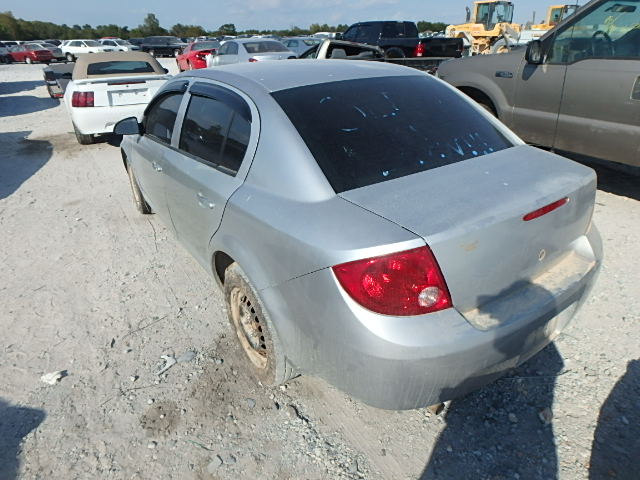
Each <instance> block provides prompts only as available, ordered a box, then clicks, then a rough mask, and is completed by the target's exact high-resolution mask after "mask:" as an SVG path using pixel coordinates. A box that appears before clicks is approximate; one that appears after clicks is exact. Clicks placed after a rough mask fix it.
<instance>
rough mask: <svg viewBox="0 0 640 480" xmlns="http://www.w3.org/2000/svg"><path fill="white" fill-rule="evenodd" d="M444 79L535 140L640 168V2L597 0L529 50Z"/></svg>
mask: <svg viewBox="0 0 640 480" xmlns="http://www.w3.org/2000/svg"><path fill="white" fill-rule="evenodd" d="M438 76H439V77H440V78H442V79H443V80H445V81H447V82H449V83H450V84H452V85H453V86H455V87H457V88H459V89H460V90H462V91H463V92H465V93H467V94H468V95H469V96H470V97H472V98H473V99H475V100H476V101H478V102H479V103H481V104H482V105H483V106H485V108H487V109H488V110H490V111H491V112H493V113H494V114H495V115H497V116H498V118H499V119H500V120H501V121H502V122H504V123H505V124H506V125H507V126H509V127H510V128H511V129H512V130H513V131H515V132H516V133H517V134H518V135H519V136H520V137H521V138H522V139H523V140H525V141H526V142H528V143H531V144H534V145H539V146H543V147H547V148H552V149H554V150H557V151H559V152H567V153H570V154H574V156H577V157H578V158H579V157H589V158H595V159H600V160H607V161H611V162H617V163H620V164H624V165H628V166H631V167H635V168H634V169H633V170H634V171H638V167H640V0H593V1H591V2H589V3H588V4H586V5H585V6H584V7H582V8H581V9H580V10H579V11H578V12H577V13H576V14H574V15H573V16H571V17H569V18H568V19H566V20H564V21H563V22H561V23H560V24H558V25H557V26H556V27H555V28H554V29H552V30H550V31H549V32H548V33H547V34H545V35H544V36H543V37H542V38H541V39H540V40H534V41H533V42H531V43H529V45H528V46H527V47H524V48H518V49H515V50H513V51H512V52H510V53H506V54H502V55H479V56H475V57H468V58H463V59H456V60H450V61H448V62H445V63H443V64H441V65H440V67H439V70H438Z"/></svg>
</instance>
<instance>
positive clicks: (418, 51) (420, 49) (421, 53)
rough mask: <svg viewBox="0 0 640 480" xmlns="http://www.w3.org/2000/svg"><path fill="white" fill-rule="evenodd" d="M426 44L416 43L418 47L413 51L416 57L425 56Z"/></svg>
mask: <svg viewBox="0 0 640 480" xmlns="http://www.w3.org/2000/svg"><path fill="white" fill-rule="evenodd" d="M424 50H425V48H424V44H423V43H422V42H419V43H418V45H416V49H415V51H414V52H413V56H414V57H423V56H424Z"/></svg>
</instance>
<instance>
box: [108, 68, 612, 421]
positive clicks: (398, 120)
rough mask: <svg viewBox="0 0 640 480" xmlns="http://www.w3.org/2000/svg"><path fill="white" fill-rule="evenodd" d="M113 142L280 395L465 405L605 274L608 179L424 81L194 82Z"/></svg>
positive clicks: (412, 73)
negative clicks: (598, 223)
mask: <svg viewBox="0 0 640 480" xmlns="http://www.w3.org/2000/svg"><path fill="white" fill-rule="evenodd" d="M115 131H116V133H120V134H126V135H127V136H125V138H124V140H123V141H122V156H123V160H124V165H125V168H126V169H127V172H128V175H129V179H130V181H131V187H132V190H133V194H134V199H135V202H136V205H137V207H138V209H139V210H140V211H141V212H142V213H150V212H155V213H157V214H158V216H159V217H161V218H162V220H163V221H164V222H166V224H167V226H168V228H170V229H172V230H173V231H174V232H175V234H176V235H177V237H178V239H179V240H180V241H181V242H182V243H183V244H184V245H185V246H186V248H187V249H188V250H189V251H190V252H191V253H192V255H193V256H194V257H195V258H196V259H197V260H198V261H199V262H200V263H201V265H202V266H203V267H204V268H205V269H206V270H207V271H208V272H210V273H211V274H212V275H213V277H214V278H215V279H216V281H217V282H218V284H219V285H220V286H221V287H222V289H223V291H224V296H225V299H226V303H227V311H228V314H229V317H230V321H231V325H232V327H233V329H234V330H235V332H236V334H237V337H238V340H239V343H240V345H241V346H242V348H243V351H244V352H245V354H246V357H247V359H248V362H247V363H248V365H250V367H251V369H252V371H253V373H254V374H255V376H256V377H257V378H258V379H259V380H260V381H261V382H262V383H263V384H269V385H274V384H278V383H281V382H285V381H287V380H288V379H290V378H292V377H293V376H295V375H296V374H298V373H304V374H310V375H317V376H320V377H322V378H324V379H326V380H328V381H329V382H331V383H333V384H334V385H336V386H337V387H339V388H340V389H342V390H344V391H345V392H348V393H350V394H352V395H354V396H355V397H357V398H360V399H361V400H363V401H365V402H366V403H369V404H371V405H375V406H378V407H382V408H387V409H411V408H417V407H422V406H426V405H431V404H434V403H437V402H439V401H444V400H447V399H451V398H454V397H457V396H460V395H463V394H465V393H466V392H469V391H470V390H473V389H476V388H478V387H480V386H482V385H484V384H486V383H488V382H490V381H492V380H494V379H496V378H498V377H499V376H501V375H503V374H504V373H505V372H507V371H508V370H509V369H511V368H512V367H515V366H516V365H518V364H520V363H522V362H524V361H525V360H527V359H528V358H530V357H531V356H533V355H535V354H536V353H537V352H539V351H540V350H541V349H542V348H544V347H545V346H546V345H547V344H548V343H549V342H551V341H552V340H553V339H554V338H556V336H557V335H558V334H559V333H560V331H561V330H562V329H563V328H565V327H566V326H567V324H568V323H569V321H570V320H571V319H572V317H573V316H574V315H575V313H576V311H577V310H578V308H579V307H580V305H581V304H582V303H583V302H584V301H585V299H586V297H587V294H588V292H589V290H590V289H591V287H592V285H593V283H594V281H595V279H596V276H597V273H598V271H599V267H600V264H601V259H602V246H601V241H600V236H599V234H598V231H597V229H596V227H595V225H594V224H593V222H592V214H593V209H594V201H595V192H596V176H595V173H594V172H593V170H591V169H590V168H587V167H584V166H582V165H579V164H577V163H574V162H572V161H570V160H567V159H565V158H562V157H559V156H556V155H553V154H551V153H547V152H544V151H541V150H538V149H536V148H533V147H529V146H526V145H525V144H524V143H523V142H522V141H521V140H520V139H519V138H518V137H516V136H515V135H514V134H513V133H512V132H510V131H509V130H508V129H506V128H505V127H504V126H503V125H502V124H501V123H500V122H498V121H497V120H496V119H495V118H493V117H492V116H490V115H489V114H488V113H486V112H485V111H484V110H483V109H481V108H480V107H478V106H477V105H476V104H474V103H473V102H471V101H470V100H469V99H468V98H467V97H465V96H464V95H463V94H461V93H459V92H458V91H457V90H455V89H454V88H452V87H450V86H448V85H447V84H445V83H444V82H442V81H440V80H438V79H435V78H432V77H431V76H429V75H425V74H423V73H421V72H419V71H417V70H414V69H410V68H405V67H399V66H394V65H389V64H378V63H369V62H345V61H339V60H326V61H323V62H318V61H314V60H299V61H296V62H264V63H259V64H256V65H249V64H243V65H234V66H229V67H221V68H217V69H202V70H195V71H190V72H186V73H183V74H180V75H178V76H176V77H175V78H173V79H171V80H169V81H168V82H167V83H166V84H165V86H164V87H163V88H162V89H161V90H160V91H159V92H158V94H157V95H156V96H155V98H154V99H153V100H152V101H151V103H150V105H149V106H148V108H147V110H146V112H145V115H144V120H143V122H142V123H141V124H139V123H138V122H137V120H136V119H135V118H131V119H125V120H123V121H121V122H120V123H119V124H118V125H116V129H115ZM212 340H213V339H212Z"/></svg>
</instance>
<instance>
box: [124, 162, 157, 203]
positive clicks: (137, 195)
mask: <svg viewBox="0 0 640 480" xmlns="http://www.w3.org/2000/svg"><path fill="white" fill-rule="evenodd" d="M127 175H128V176H129V184H131V193H132V194H133V203H134V204H135V205H136V210H138V211H139V212H140V213H142V214H144V215H149V214H150V213H153V211H152V210H151V207H150V206H149V204H148V203H147V201H146V200H145V199H144V196H143V195H142V192H141V191H140V186H138V181H137V180H136V177H135V175H134V174H133V169H132V168H131V165H130V164H129V162H127Z"/></svg>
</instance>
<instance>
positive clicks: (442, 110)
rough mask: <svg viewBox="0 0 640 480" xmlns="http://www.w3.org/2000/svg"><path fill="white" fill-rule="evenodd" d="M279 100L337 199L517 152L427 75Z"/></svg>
mask: <svg viewBox="0 0 640 480" xmlns="http://www.w3.org/2000/svg"><path fill="white" fill-rule="evenodd" d="M272 95H273V97H274V98H275V99H276V101H277V102H278V103H279V104H280V106H281V107H282V109H283V110H284V111H285V113H286V114H287V115H288V117H289V119H290V120H291V122H292V123H293V125H294V126H295V127H296V128H297V130H298V132H299V133H300V136H301V137H302V139H303V140H304V142H305V143H306V144H307V146H308V148H309V150H310V151H311V153H312V154H313V156H314V157H315V159H316V161H317V162H318V165H319V166H320V168H321V169H322V171H323V172H324V174H325V176H326V177H327V180H328V181H329V183H331V186H332V187H333V189H334V190H335V191H336V193H340V192H344V191H347V190H352V189H354V188H359V187H364V186H367V185H372V184H375V183H379V182H384V181H387V180H391V179H393V178H399V177H404V176H407V175H412V174H414V173H418V172H421V171H425V170H430V169H434V168H438V167H442V166H445V165H450V164H452V163H456V162H460V161H463V160H466V159H469V158H473V157H481V156H483V155H487V154H490V153H493V152H496V151H499V150H503V149H506V148H509V147H512V146H513V143H512V142H510V141H509V140H508V139H507V138H506V137H505V136H504V135H503V134H502V133H501V132H500V131H499V130H498V129H497V128H496V127H494V126H493V125H492V124H491V122H489V121H488V120H487V119H486V118H485V117H484V116H483V115H482V114H481V113H480V112H478V110H477V109H476V108H475V107H474V106H473V105H472V104H470V101H467V100H465V99H464V98H462V97H460V95H458V94H457V93H456V92H454V91H452V90H451V89H450V88H449V87H447V86H445V85H443V84H441V83H440V82H439V81H438V80H436V79H434V78H432V77H429V76H427V75H424V76H417V75H415V76H398V77H381V78H367V79H357V80H347V81H341V82H329V83H321V84H316V85H310V86H304V87H297V88H293V89H288V90H282V91H279V92H274V93H272Z"/></svg>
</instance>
